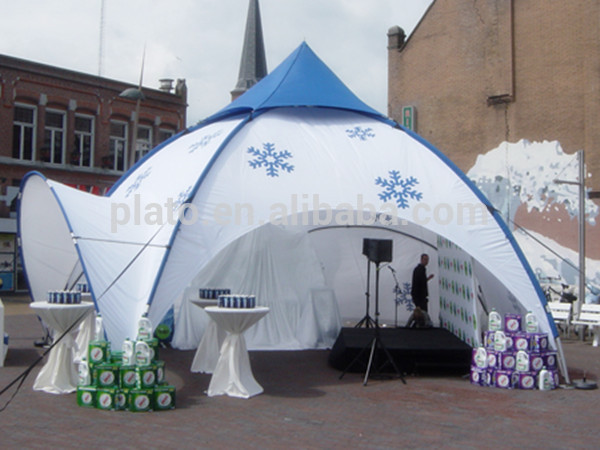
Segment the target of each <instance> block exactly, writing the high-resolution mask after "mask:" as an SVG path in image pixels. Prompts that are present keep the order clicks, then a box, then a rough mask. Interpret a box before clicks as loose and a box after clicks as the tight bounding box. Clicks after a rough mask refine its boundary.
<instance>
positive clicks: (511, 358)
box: [500, 352, 516, 370]
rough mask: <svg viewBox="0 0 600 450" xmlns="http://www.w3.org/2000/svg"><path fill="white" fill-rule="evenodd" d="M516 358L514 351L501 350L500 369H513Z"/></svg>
mask: <svg viewBox="0 0 600 450" xmlns="http://www.w3.org/2000/svg"><path fill="white" fill-rule="evenodd" d="M515 366H516V360H515V353H514V352H503V353H501V354H500V369H502V370H515Z"/></svg>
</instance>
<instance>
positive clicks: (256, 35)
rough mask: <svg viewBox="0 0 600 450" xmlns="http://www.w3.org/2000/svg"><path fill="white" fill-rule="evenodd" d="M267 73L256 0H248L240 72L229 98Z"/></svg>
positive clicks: (246, 88)
mask: <svg viewBox="0 0 600 450" xmlns="http://www.w3.org/2000/svg"><path fill="white" fill-rule="evenodd" d="M266 75H267V60H266V57H265V44H264V42H263V34H262V24H261V21H260V9H259V7H258V0H250V5H249V6H248V18H247V19H246V33H245V34H244V48H243V49H242V59H241V62H240V74H239V78H238V82H237V84H236V86H235V89H234V90H233V91H231V100H232V101H233V100H235V99H236V98H238V97H239V96H240V95H242V94H243V93H244V92H246V91H247V90H248V89H250V88H251V87H252V86H254V85H255V84H256V83H258V82H259V81H260V80H261V79H262V78H264V77H265V76H266Z"/></svg>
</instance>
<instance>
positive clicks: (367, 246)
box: [363, 238, 392, 264]
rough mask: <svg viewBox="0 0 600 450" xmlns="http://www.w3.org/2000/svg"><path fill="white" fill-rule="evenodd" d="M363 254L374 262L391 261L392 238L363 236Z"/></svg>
mask: <svg viewBox="0 0 600 450" xmlns="http://www.w3.org/2000/svg"><path fill="white" fill-rule="evenodd" d="M363 255H365V256H366V257H367V258H369V261H372V262H374V263H376V264H379V263H382V262H392V240H391V239H367V238H364V239H363Z"/></svg>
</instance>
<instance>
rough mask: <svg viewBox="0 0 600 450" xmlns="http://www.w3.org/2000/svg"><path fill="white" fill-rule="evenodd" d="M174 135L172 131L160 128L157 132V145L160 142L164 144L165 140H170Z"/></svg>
mask: <svg viewBox="0 0 600 450" xmlns="http://www.w3.org/2000/svg"><path fill="white" fill-rule="evenodd" d="M174 134H175V132H174V131H173V130H167V129H165V128H161V129H160V130H158V143H159V144H160V143H161V142H164V141H166V140H167V139H170V138H171V137H172V136H173V135H174Z"/></svg>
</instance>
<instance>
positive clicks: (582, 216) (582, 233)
mask: <svg viewBox="0 0 600 450" xmlns="http://www.w3.org/2000/svg"><path fill="white" fill-rule="evenodd" d="M577 159H578V161H579V180H577V181H572V180H558V179H556V180H554V182H555V183H556V184H571V185H574V186H578V187H579V305H578V307H577V314H579V313H580V312H581V305H582V304H583V303H585V284H586V283H585V162H584V153H583V150H579V151H578V152H577Z"/></svg>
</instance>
